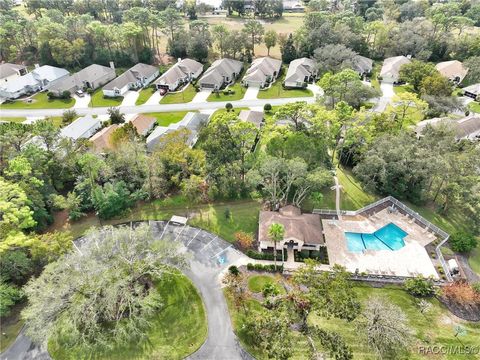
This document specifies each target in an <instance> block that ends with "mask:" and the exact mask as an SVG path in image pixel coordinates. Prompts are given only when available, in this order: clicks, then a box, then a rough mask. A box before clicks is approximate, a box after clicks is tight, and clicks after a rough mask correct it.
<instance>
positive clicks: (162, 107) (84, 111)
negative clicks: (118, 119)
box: [0, 88, 315, 117]
mask: <svg viewBox="0 0 480 360" xmlns="http://www.w3.org/2000/svg"><path fill="white" fill-rule="evenodd" d="M249 90H250V88H249V89H248V90H247V91H246V93H245V97H244V98H243V99H242V100H236V101H222V102H203V103H193V102H190V103H184V104H144V105H140V106H122V105H120V106H119V108H120V111H121V112H123V113H124V114H139V113H149V112H173V111H196V110H206V109H224V108H225V105H226V104H227V103H231V104H232V105H233V107H234V108H240V107H244V108H245V107H262V108H263V106H264V105H265V104H266V103H269V104H271V105H272V106H279V105H285V104H288V103H290V102H292V101H304V102H307V103H310V104H311V103H314V102H315V98H314V97H312V96H310V97H302V98H282V99H247V94H248V95H249V96H252V94H253V93H254V91H253V90H250V93H249ZM155 94H157V93H155ZM155 94H153V95H152V97H153V96H155ZM152 97H151V98H150V99H149V101H148V102H147V103H149V102H150V100H152ZM108 109H109V108H108V107H96V108H81V109H75V110H76V112H77V113H78V114H79V115H105V114H107V113H108ZM64 111H65V109H0V116H2V117H3V116H5V117H27V116H62V114H63V112H64Z"/></svg>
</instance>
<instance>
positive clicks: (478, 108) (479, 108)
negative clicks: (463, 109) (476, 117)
mask: <svg viewBox="0 0 480 360" xmlns="http://www.w3.org/2000/svg"><path fill="white" fill-rule="evenodd" d="M468 108H469V109H470V110H471V111H473V112H476V113H479V114H480V103H479V102H477V101H472V102H471V103H470V104H468Z"/></svg>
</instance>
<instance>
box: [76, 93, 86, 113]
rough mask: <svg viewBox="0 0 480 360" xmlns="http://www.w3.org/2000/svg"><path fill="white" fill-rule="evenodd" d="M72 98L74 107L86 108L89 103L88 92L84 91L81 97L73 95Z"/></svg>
mask: <svg viewBox="0 0 480 360" xmlns="http://www.w3.org/2000/svg"><path fill="white" fill-rule="evenodd" d="M73 98H74V99H75V105H73V108H74V109H81V108H88V104H90V95H89V94H87V93H85V94H84V95H83V97H79V96H78V95H73Z"/></svg>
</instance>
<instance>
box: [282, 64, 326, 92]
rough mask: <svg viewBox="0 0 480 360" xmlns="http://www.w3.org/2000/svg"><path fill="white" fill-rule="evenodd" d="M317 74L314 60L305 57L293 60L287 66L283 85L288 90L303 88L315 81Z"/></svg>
mask: <svg viewBox="0 0 480 360" xmlns="http://www.w3.org/2000/svg"><path fill="white" fill-rule="evenodd" d="M317 74H318V70H317V66H316V64H315V61H314V60H312V59H309V58H306V57H304V58H300V59H295V60H293V61H292V62H291V63H290V65H289V66H288V70H287V74H286V75H285V81H284V85H285V86H286V87H289V88H305V87H306V86H307V83H310V82H312V81H314V80H315V79H316V77H317Z"/></svg>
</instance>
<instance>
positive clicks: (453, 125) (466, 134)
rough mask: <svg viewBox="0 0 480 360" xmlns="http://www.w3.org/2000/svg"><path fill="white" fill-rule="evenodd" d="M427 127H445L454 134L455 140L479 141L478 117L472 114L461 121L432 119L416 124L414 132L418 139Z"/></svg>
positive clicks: (479, 117) (479, 116) (479, 118)
mask: <svg viewBox="0 0 480 360" xmlns="http://www.w3.org/2000/svg"><path fill="white" fill-rule="evenodd" d="M427 126H433V127H435V126H446V127H448V128H450V129H452V131H453V132H454V133H455V138H456V139H457V140H471V141H476V140H480V115H478V114H472V115H469V116H466V117H464V118H461V119H450V118H433V119H428V120H424V121H421V122H419V123H418V124H417V126H416V128H415V132H416V134H417V136H418V137H421V136H424V134H423V132H424V130H425V128H426V127H427Z"/></svg>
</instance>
